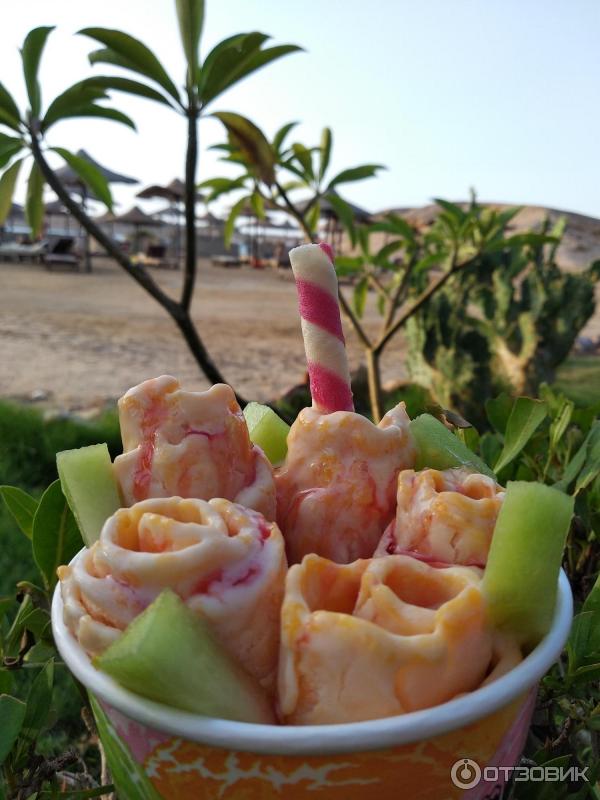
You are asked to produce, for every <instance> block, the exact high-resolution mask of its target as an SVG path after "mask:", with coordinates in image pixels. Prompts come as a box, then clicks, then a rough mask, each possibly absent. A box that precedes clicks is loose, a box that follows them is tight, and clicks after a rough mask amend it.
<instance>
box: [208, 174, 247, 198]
mask: <svg viewBox="0 0 600 800" xmlns="http://www.w3.org/2000/svg"><path fill="white" fill-rule="evenodd" d="M246 179H247V176H246V175H241V176H240V177H239V178H209V179H208V180H206V181H202V183H199V184H198V189H211V192H210V194H209V195H208V197H207V198H206V202H207V203H212V202H213V200H216V199H217V197H220V196H221V195H223V194H227V193H228V192H233V191H235V190H236V189H243V188H244V183H245V181H246Z"/></svg>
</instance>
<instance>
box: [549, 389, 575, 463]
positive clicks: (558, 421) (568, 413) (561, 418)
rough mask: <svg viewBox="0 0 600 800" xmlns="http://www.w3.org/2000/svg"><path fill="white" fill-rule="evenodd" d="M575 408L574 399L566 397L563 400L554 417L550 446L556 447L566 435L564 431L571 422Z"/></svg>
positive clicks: (551, 426) (553, 448)
mask: <svg viewBox="0 0 600 800" xmlns="http://www.w3.org/2000/svg"><path fill="white" fill-rule="evenodd" d="M574 409H575V403H573V401H572V400H566V399H565V400H563V401H562V403H561V405H560V408H559V410H558V414H557V415H556V416H555V417H554V419H553V420H552V423H551V425H550V448H551V449H552V450H555V449H556V447H557V445H558V443H559V442H560V440H561V439H562V437H563V436H564V433H565V431H566V430H567V428H568V426H569V423H570V422H571V417H572V416H573V411H574Z"/></svg>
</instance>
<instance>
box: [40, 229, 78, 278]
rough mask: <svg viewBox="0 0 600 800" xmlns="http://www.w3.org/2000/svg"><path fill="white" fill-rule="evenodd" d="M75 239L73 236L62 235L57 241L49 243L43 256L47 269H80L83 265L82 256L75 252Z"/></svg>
mask: <svg viewBox="0 0 600 800" xmlns="http://www.w3.org/2000/svg"><path fill="white" fill-rule="evenodd" d="M74 244H75V239H73V237H71V236H61V237H60V238H59V239H56V241H54V242H51V243H50V244H49V245H48V251H47V252H46V253H45V254H44V256H43V262H44V266H45V267H46V269H49V270H51V269H54V267H57V266H59V267H70V268H72V269H75V270H79V269H80V266H81V256H80V255H79V254H78V253H75V252H73V245H74Z"/></svg>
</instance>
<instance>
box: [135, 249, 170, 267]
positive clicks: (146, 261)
mask: <svg viewBox="0 0 600 800" xmlns="http://www.w3.org/2000/svg"><path fill="white" fill-rule="evenodd" d="M166 255H167V248H166V247H165V245H164V244H150V245H148V247H147V249H146V252H145V253H135V254H134V255H132V256H131V261H132V262H133V263H134V264H139V265H140V266H143V267H159V268H160V267H162V268H163V269H178V268H179V264H178V262H177V260H176V259H174V258H167V257H166Z"/></svg>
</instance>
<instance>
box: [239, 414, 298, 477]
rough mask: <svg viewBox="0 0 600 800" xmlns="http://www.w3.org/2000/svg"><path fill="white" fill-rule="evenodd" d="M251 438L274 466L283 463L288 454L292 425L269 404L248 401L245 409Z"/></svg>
mask: <svg viewBox="0 0 600 800" xmlns="http://www.w3.org/2000/svg"><path fill="white" fill-rule="evenodd" d="M244 417H245V418H246V424H247V425H248V432H249V433H250V439H251V440H252V441H253V442H254V444H257V445H258V446H259V447H260V449H261V450H262V451H263V452H264V454H265V455H266V457H267V458H268V459H269V461H270V462H271V464H273V466H277V465H278V464H281V462H282V461H283V460H284V458H285V457H286V454H287V435H288V433H289V430H290V426H289V425H288V424H287V423H285V422H284V421H283V420H282V419H281V417H278V416H277V414H276V413H275V412H274V411H273V409H272V408H269V406H263V405H261V404H260V403H248V405H247V406H246V408H245V409H244Z"/></svg>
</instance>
